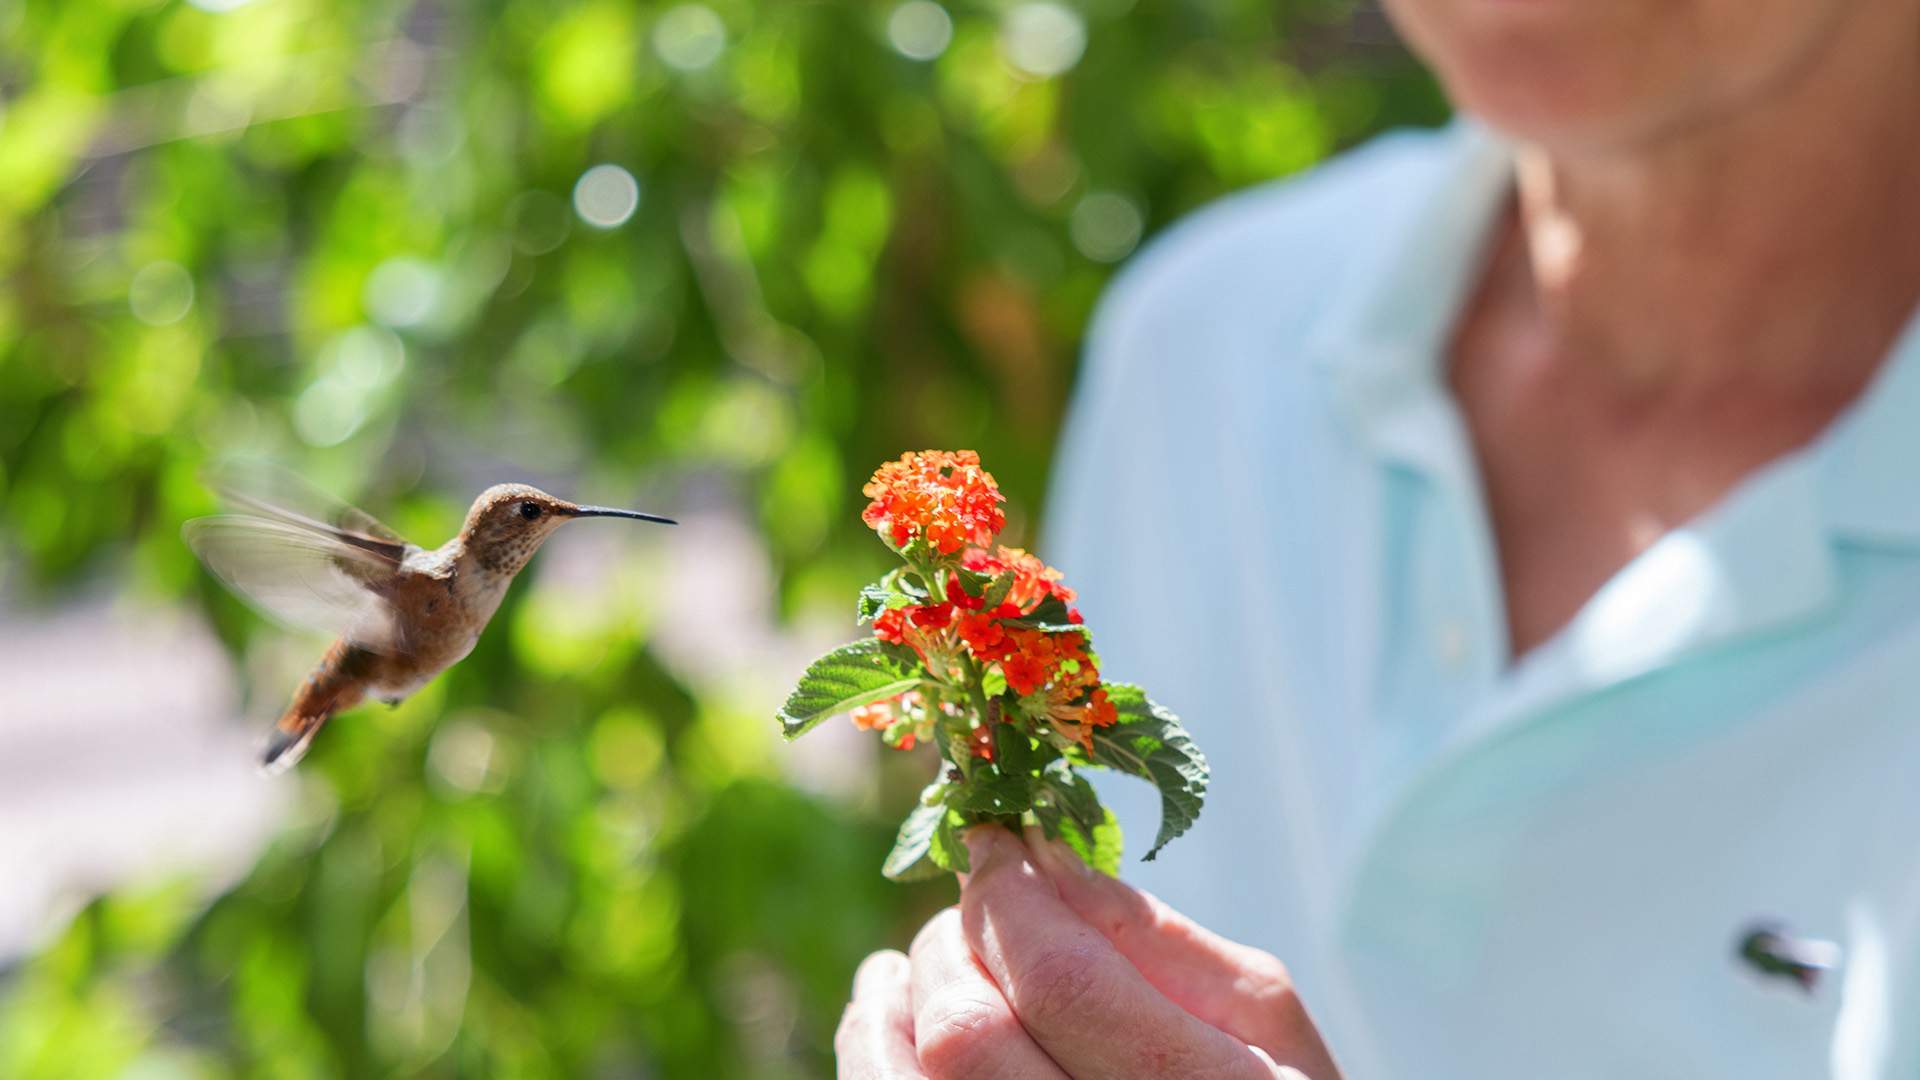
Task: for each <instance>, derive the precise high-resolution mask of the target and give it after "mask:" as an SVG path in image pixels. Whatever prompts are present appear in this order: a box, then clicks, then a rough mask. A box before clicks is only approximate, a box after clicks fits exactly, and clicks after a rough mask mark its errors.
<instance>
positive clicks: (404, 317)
mask: <svg viewBox="0 0 1920 1080" xmlns="http://www.w3.org/2000/svg"><path fill="white" fill-rule="evenodd" d="M443 288H444V283H443V280H442V274H441V273H440V268H439V267H437V266H435V265H433V264H432V263H430V262H427V261H426V260H424V259H415V258H409V257H405V256H402V257H400V258H395V259H388V260H387V261H386V262H383V263H381V264H380V265H379V266H377V267H374V270H373V273H371V274H369V275H367V284H366V289H365V291H364V292H363V294H362V297H361V299H362V302H363V303H365V305H366V308H367V312H368V314H371V315H372V316H373V317H374V319H375V320H377V321H379V322H380V323H382V324H384V325H387V326H393V327H407V326H418V325H420V324H421V323H423V322H426V321H427V320H428V319H430V318H432V317H433V313H434V311H435V310H436V309H437V308H438V307H439V304H440V296H441V293H442V291H443Z"/></svg>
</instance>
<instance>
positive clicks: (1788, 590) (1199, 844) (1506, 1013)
mask: <svg viewBox="0 0 1920 1080" xmlns="http://www.w3.org/2000/svg"><path fill="white" fill-rule="evenodd" d="M1508 184H1509V157H1508V154H1507V152H1506V150H1505V148H1504V147H1502V146H1501V145H1500V144H1499V143H1498V142H1497V141H1496V140H1495V139H1494V138H1493V137H1492V136H1491V135H1489V134H1487V133H1486V132H1485V131H1484V130H1483V129H1480V128H1477V127H1475V126H1473V125H1471V124H1467V123H1459V124H1455V125H1454V126H1452V127H1450V128H1448V129H1446V130H1445V131H1442V132H1437V133H1420V134H1406V135H1396V136H1391V137H1388V138H1384V139H1380V140H1377V141H1376V142H1374V143H1372V144H1370V145H1368V146H1367V147H1364V148H1362V149H1361V150H1359V151H1357V152H1354V153H1351V154H1348V155H1346V156H1344V157H1342V158H1340V159H1338V160H1336V161H1334V162H1333V163H1331V164H1329V165H1327V166H1325V167H1323V168H1321V169H1319V170H1317V171H1316V172H1314V173H1312V174H1310V175H1308V176H1307V177H1305V178H1302V179H1298V180H1291V181H1288V182H1285V183H1281V184H1276V185H1273V186H1270V187H1266V188H1262V189H1259V190H1255V191H1253V192H1250V193H1247V194H1243V195H1240V196H1237V197H1235V198H1232V199H1229V200H1226V201H1225V202H1223V203H1221V204H1219V205H1217V206H1215V207H1213V208H1211V209H1209V210H1206V211H1204V212H1202V213H1200V214H1198V215H1196V216H1195V217H1193V218H1192V219H1190V220H1189V221H1187V222H1186V223H1184V224H1182V225H1180V226H1179V227H1177V228H1175V229H1174V230H1173V231H1172V232H1171V233H1169V234H1168V235H1167V236H1166V237H1165V238H1164V239H1162V240H1160V241H1158V242H1157V243H1156V244H1154V245H1153V246H1152V247H1151V248H1150V249H1149V250H1148V251H1147V252H1146V253H1145V254H1143V255H1142V256H1141V257H1140V258H1139V259H1137V260H1136V261H1135V262H1134V264H1133V265H1131V266H1130V267H1129V268H1128V269H1127V270H1126V271H1125V272H1124V273H1123V274H1122V276H1121V279H1120V280H1119V282H1118V283H1117V284H1116V285H1115V286H1114V288H1113V289H1112V291H1111V292H1110V294H1109V296H1108V298H1107V300H1106V302H1105V303H1104V304H1103V306H1102V311H1101V314H1100V315H1099V317H1098V318H1097V319H1096V321H1095V325H1094V328H1093V331H1092V335H1091V338H1090V341H1089V346H1088V353H1087V366H1086V371H1085V375H1084V381H1083V383H1082V386H1081V389H1080V391H1079V398H1078V401H1077V403H1076V406H1075V409H1074V413H1073V417H1072V421H1071V424H1070V428H1069V433H1068V436H1067V439H1066V443H1065V448H1064V451H1063V459H1062V464H1061V467H1060V471H1059V473H1058V476H1057V481H1056V491H1055V496H1054V503H1053V506H1052V512H1051V515H1050V520H1051V521H1052V522H1053V527H1054V532H1053V535H1052V536H1051V537H1050V542H1049V544H1048V545H1047V546H1046V547H1044V548H1043V549H1042V550H1043V551H1045V552H1046V553H1047V554H1048V555H1049V557H1050V558H1051V559H1052V560H1054V561H1055V562H1056V565H1058V566H1060V567H1061V568H1062V569H1063V570H1064V571H1065V572H1066V574H1067V579H1068V581H1069V582H1070V583H1072V584H1074V585H1076V586H1077V587H1078V588H1079V589H1080V591H1081V599H1082V604H1081V606H1082V608H1083V610H1084V611H1085V612H1086V615H1087V621H1088V623H1089V625H1091V626H1092V627H1093V628H1094V631H1095V640H1096V643H1097V644H1098V646H1099V649H1100V652H1101V656H1102V668H1103V671H1105V672H1106V673H1107V674H1108V675H1109V676H1110V677H1112V678H1114V679H1116V680H1122V681H1130V682H1139V683H1142V684H1144V685H1145V686H1146V687H1147V688H1148V689H1149V691H1150V692H1151V693H1152V694H1153V695H1154V696H1155V697H1156V698H1158V699H1160V700H1162V701H1164V702H1165V703H1166V704H1167V705H1169V706H1170V707H1172V708H1173V709H1174V710H1175V711H1177V712H1179V713H1180V714H1181V715H1182V716H1183V717H1184V718H1185V719H1186V721H1187V722H1188V725H1189V726H1190V728H1191V729H1192V730H1193V732H1194V734H1195V737H1196V738H1197V740H1198V741H1199V743H1200V745H1201V746H1202V748H1204V749H1205V750H1206V751H1207V752H1208V754H1209V756H1210V758H1211V760H1212V763H1213V786H1212V789H1211V791H1210V793H1209V797H1208V801H1207V807H1206V811H1205V813H1204V814H1203V815H1202V817H1201V820H1200V823H1199V825H1198V827H1197V828H1196V829H1195V830H1194V831H1193V832H1192V833H1191V834H1189V835H1188V836H1187V837H1185V838H1183V839H1181V840H1179V841H1177V842H1175V843H1174V844H1173V846H1172V847H1170V848H1168V849H1167V851H1166V852H1165V853H1164V854H1163V855H1162V856H1161V857H1160V859H1159V860H1158V861H1156V862H1154V863H1151V864H1140V863H1137V862H1136V863H1134V864H1132V865H1131V866H1130V867H1129V869H1128V871H1127V875H1126V876H1127V877H1128V878H1129V879H1131V880H1133V881H1135V882H1137V883H1139V884H1141V885H1143V886H1144V887H1146V888H1148V889H1150V890H1152V891H1154V892H1156V893H1158V894H1159V895H1160V896H1162V897H1163V898H1165V899H1166V900H1168V901H1169V902H1170V903H1172V904H1173V905H1174V906H1176V907H1178V908H1180V909H1181V910H1183V911H1185V912H1187V913H1188V914H1190V915H1192V916H1193V917H1194V918H1196V919H1197V920H1199V921H1200V922H1202V923H1204V924H1206V925H1208V926H1210V927H1212V928H1214V929H1216V930H1218V931H1219V932H1221V933H1223V934H1226V935H1228V936H1230V937H1233V938H1236V939H1238V940H1241V941H1245V942H1248V943H1250V944H1254V945H1257V946H1260V947H1262V948H1265V949H1267V950H1269V951H1271V952H1273V953H1275V954H1276V955H1278V956H1279V957H1281V959H1283V960H1284V961H1286V962H1287V964H1288V965H1289V967H1290V968H1291V970H1292V971H1293V973H1294V977H1295V979H1296V982H1297V983H1298V985H1299V987H1300V989H1301V993H1302V996H1303V998H1304V1000H1305V1001H1306V1002H1307V1004H1308V1006H1309V1007H1310V1008H1311V1009H1312V1010H1313V1011H1314V1013H1315V1015H1316V1017H1317V1019H1318V1020H1319V1022H1320V1024H1321V1027H1322V1030H1323V1032H1324V1033H1325V1035H1326V1036H1327V1039H1328V1042H1329V1045H1331V1046H1332V1047H1333V1049H1334V1052H1335V1053H1336V1055H1338V1056H1339V1057H1340V1059H1341V1060H1342V1062H1343V1064H1344V1067H1345V1068H1346V1070H1347V1073H1348V1076H1349V1078H1350V1080H1374V1078H1388V1080H1448V1078H1460V1080H1469V1078H1470V1080H1500V1078H1507V1077H1512V1078H1521V1077H1524V1078H1528V1080H1539V1078H1542V1077H1569V1078H1583V1077H1594V1078H1599V1077H1606V1078H1608V1080H1618V1078H1621V1077H1639V1078H1644V1077H1687V1078H1696V1077H1740V1078H1743V1080H1763V1078H1770V1077H1781V1078H1787V1077H1791V1078H1795V1080H1804V1078H1808V1077H1835V1078H1841V1080H1869V1078H1891V1077H1908V1076H1917V1075H1920V1003H1916V1001H1915V996H1916V994H1917V993H1920V333H1915V332H1914V331H1912V330H1910V331H1909V332H1908V334H1907V335H1906V336H1905V338H1904V339H1903V341H1902V343H1901V344H1900V345H1899V346H1898V347H1897V349H1896V351H1895V355H1893V356H1892V357H1890V358H1889V360H1888V362H1887V364H1886V365H1885V367H1884V368H1883V369H1882V371H1881V374H1880V375H1879V377H1878V379H1877V381H1876V382H1875V383H1874V385H1873V386H1872V387H1871V389H1870V390H1869V392H1868V393H1867V394H1866V396H1865V397H1864V398H1863V399H1862V400H1861V401H1860V402H1859V403H1857V405H1856V406H1855V407H1854V408H1853V409H1851V410H1850V411H1849V412H1848V413H1847V414H1846V415H1844V416H1843V417H1842V418H1841V419H1840V420H1839V421H1838V422H1837V423H1836V424H1835V425H1834V426H1833V427H1832V428H1831V429H1830V430H1829V431H1828V432H1826V433H1825V434H1824V435H1823V436H1822V437H1821V438H1820V439H1819V440H1817V441H1816V442H1815V443H1814V444H1812V445H1810V446H1808V447H1806V448H1805V449H1803V450H1802V451H1799V452H1796V453H1794V454H1791V455H1789V456H1787V457H1786V458H1783V459H1781V460H1779V461H1777V462H1775V463H1774V464H1772V465H1770V466H1768V467H1767V468H1764V469H1762V470H1760V471H1759V472H1757V473H1755V474H1754V475H1752V476H1751V477H1749V478H1748V479H1747V480H1746V481H1745V482H1743V483H1742V484H1741V485H1740V486H1739V487H1737V488H1736V489H1735V490H1734V491H1733V492H1732V493H1731V494H1729V495H1728V496H1727V497H1726V498H1725V499H1724V500H1723V501H1722V502H1721V503H1720V504H1719V505H1717V506H1716V507H1715V508H1713V509H1712V510H1710V511H1709V512H1707V513H1706V514H1704V515H1702V516H1701V517H1700V518H1699V519H1698V520H1696V521H1694V522H1693V523H1691V524H1690V525H1688V526H1687V527H1686V528H1683V529H1680V530H1677V531H1675V532H1673V533H1671V534H1669V535H1667V536H1666V537H1664V538H1662V539H1660V540H1659V541H1658V542H1656V543H1655V544H1654V545H1653V546H1652V547H1650V548H1649V549H1647V550H1646V551H1645V552H1644V553H1643V554H1642V555H1640V556H1639V557H1638V558H1636V559H1635V560H1634V561H1633V562H1632V563H1631V564H1629V565H1628V566H1627V567H1626V568H1624V569H1623V570H1621V571H1620V572H1619V573H1618V574H1617V575H1615V577H1614V578H1613V579H1612V580H1611V581H1609V582H1608V583H1607V584H1606V585H1605V586H1604V587H1603V588H1602V589H1601V590H1600V591H1599V592H1598V593H1597V594H1596V595H1595V596H1594V597H1593V598H1592V599H1591V600H1590V601H1589V602H1588V603H1587V605H1586V606H1585V608H1584V609H1583V610H1582V611H1581V612H1580V613H1579V614H1578V616H1577V617H1575V618H1574V620H1573V621H1572V623H1571V624H1570V625H1568V626H1567V627H1566V628H1565V629H1564V630H1563V631H1562V632H1561V633H1560V634H1559V635H1557V636H1556V637H1555V638H1553V639H1552V640H1551V641H1549V642H1547V643H1546V644H1544V645H1542V646H1541V647H1540V648H1539V649H1537V650H1535V651H1534V652H1532V653H1530V654H1528V656H1527V657H1526V658H1525V659H1524V660H1523V661H1521V662H1519V663H1517V664H1515V663H1513V662H1511V661H1510V659H1509V657H1508V656H1507V650H1506V633H1505V630H1504V605H1503V601H1502V598H1501V595H1500V578H1499V573H1498V569H1497V563H1496V558H1495V553H1494V549H1493V542H1492V538H1491V534H1490V529H1489V524H1488V520H1487V514H1486V510H1485V506H1484V500H1483V498H1482V493H1481V491H1480V489H1479V480H1478V474H1477V471H1476V468H1475V465H1474V462H1473V459H1472V455H1471V451H1470V446H1469V442H1468V439H1467V437H1466V434H1465V431H1464V428H1463V425H1462V422H1461V419H1460V417H1459V414H1458V412H1457V411H1456V409H1455V407H1454V404H1453V402H1452V401H1451V399H1450V398H1449V396H1448V395H1447V393H1446V390H1445V386H1444V382H1443V378H1442V370H1441V363H1442V358H1443V355H1444V351H1445V342H1446V340H1447V337H1448V332H1449V329H1450V326H1451V324H1452V322H1453V320H1454V318H1455V314H1456V312H1457V311H1458V309H1459V308H1460V306H1461V304H1462V302H1463V300H1464V296H1465V293H1466V291H1467V290H1468V289H1469V288H1471V286H1472V284H1473V283H1474V281H1475V278H1476V276H1477V270H1478V268H1479V266H1480V261H1481V258H1482V254H1483V248H1484V247H1485V245H1486V242H1487V240H1488V238H1489V234H1490V232H1491V231H1492V227H1493V225H1494V222H1495V218H1496V215H1497V213H1498V212H1499V210H1500V208H1501V206H1502V204H1503V202H1504V200H1505V199H1506V198H1507V195H1508ZM1647 317H1648V318H1659V317H1660V313H1659V312H1648V313H1647ZM1102 787H1103V790H1104V791H1105V793H1106V794H1107V796H1108V797H1109V798H1110V799H1111V800H1112V801H1113V804H1114V805H1115V807H1116V810H1117V812H1118V813H1119V814H1120V815H1121V820H1122V821H1123V823H1125V824H1126V825H1127V827H1128V830H1129V832H1130V835H1131V836H1132V838H1133V840H1132V843H1131V845H1130V847H1131V849H1132V850H1134V851H1136V852H1137V851H1139V850H1141V846H1142V845H1141V840H1142V838H1144V837H1145V836H1147V835H1151V832H1152V829H1153V827H1154V823H1155V816H1156V814H1157V805H1156V802H1155V799H1154V796H1153V795H1152V793H1151V791H1150V790H1148V789H1147V788H1146V787H1145V785H1141V784H1138V783H1136V782H1133V781H1130V780H1126V779H1124V778H1116V779H1114V780H1112V781H1110V782H1104V783H1103V784H1102ZM1767 920H1774V921H1778V922H1781V923H1784V924H1785V925H1786V927H1787V928H1788V930H1789V931H1790V932H1791V933H1792V934H1794V935H1796V936H1797V937H1799V938H1804V939H1811V940H1821V941H1828V942H1834V943H1837V944H1838V945H1839V946H1840V949H1841V950H1842V952H1841V959H1840V962H1839V964H1838V966H1837V968H1836V969H1835V970H1832V971H1830V972H1828V973H1827V974H1826V975H1825V976H1824V977H1823V978H1822V979H1821V980H1820V981H1819V982H1818V983H1817V985H1816V986H1815V988H1814V989H1813V991H1812V992H1811V993H1808V992H1804V991H1803V990H1802V989H1801V988H1800V987H1799V986H1798V985H1797V984H1795V983H1794V982H1792V981H1790V980H1788V979H1786V978H1783V977H1781V976H1778V975H1772V976H1770V975H1765V974H1763V973H1761V972H1760V971H1758V970H1756V969H1755V968H1754V967H1753V966H1752V965H1750V964H1748V963H1745V962H1743V961H1742V960H1740V959H1739V958H1738V957H1737V955H1736V951H1737V944H1738V941H1739V939H1740V938H1741V936H1742V934H1743V931H1744V930H1745V929H1747V928H1749V927H1750V926H1752V925H1753V924H1756V923H1758V922H1762V921H1767Z"/></svg>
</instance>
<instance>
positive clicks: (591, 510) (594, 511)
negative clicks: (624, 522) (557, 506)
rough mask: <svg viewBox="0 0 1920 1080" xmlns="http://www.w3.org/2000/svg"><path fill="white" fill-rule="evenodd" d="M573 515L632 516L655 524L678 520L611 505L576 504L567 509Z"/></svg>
mask: <svg viewBox="0 0 1920 1080" xmlns="http://www.w3.org/2000/svg"><path fill="white" fill-rule="evenodd" d="M567 512H568V513H570V514H572V515H573V516H574V517H617V518H632V519H633V520H635V521H651V522H653V523H654V524H656V525H678V524H680V523H679V522H677V521H675V520H673V519H672V518H670V517H661V516H660V515H659V514H643V513H641V512H640V511H638V510H616V509H614V508H613V507H611V506H576V507H574V508H573V509H572V510H569V511H567Z"/></svg>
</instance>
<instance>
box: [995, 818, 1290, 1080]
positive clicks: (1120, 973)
mask: <svg viewBox="0 0 1920 1080" xmlns="http://www.w3.org/2000/svg"><path fill="white" fill-rule="evenodd" d="M966 841H967V849H968V853H969V855H971V857H972V864H973V867H974V870H973V873H972V875H971V876H970V877H969V878H968V880H967V881H966V883H965V885H964V886H963V888H962V889H961V892H960V916H961V926H962V928H963V929H964V930H965V932H966V936H967V941H968V944H970V945H971V946H972V948H973V951H974V955H976V956H978V957H979V958H980V962H981V963H982V964H983V965H985V967H986V969H987V971H988V972H989V973H990V974H992V975H993V978H994V981H995V982H997V983H999V984H1000V988H1001V990H1002V991H1003V992H1005V994H1006V997H1007V1003H1008V1004H1009V1005H1011V1006H1012V1007H1013V1012H1014V1015H1015V1016H1017V1017H1019V1019H1020V1023H1021V1025H1022V1026H1023V1027H1025V1028H1026V1029H1027V1032H1028V1033H1029V1034H1031V1035H1032V1036H1033V1039H1034V1041H1035V1042H1037V1043H1039V1044H1040V1046H1041V1048H1043V1049H1044V1050H1046V1052H1047V1054H1048V1055H1049V1056H1051V1057H1052V1058H1053V1059H1054V1061H1056V1062H1058V1063H1059V1064H1060V1066H1061V1067H1062V1068H1064V1069H1065V1070H1066V1071H1067V1072H1068V1073H1071V1074H1073V1075H1075V1076H1141V1075H1152V1076H1176V1077H1177V1076H1210V1077H1234V1076H1247V1077H1271V1076H1272V1075H1273V1070H1272V1068H1271V1066H1269V1065H1267V1064H1266V1063H1264V1062H1263V1061H1262V1060H1261V1059H1260V1057H1259V1055H1256V1054H1255V1053H1254V1052H1253V1051H1252V1050H1250V1049H1248V1047H1247V1045H1246V1044H1245V1043H1243V1042H1241V1041H1240V1040H1238V1039H1235V1038H1233V1037H1232V1036H1229V1035H1227V1034H1226V1033H1224V1032H1222V1031H1220V1030H1219V1029H1217V1028H1214V1027H1211V1026H1209V1025H1207V1024H1205V1023H1203V1022H1202V1021H1200V1020H1199V1019H1198V1018H1196V1017H1195V1016H1193V1014H1191V1013H1189V1012H1187V1011H1186V1010H1185V1009H1182V1008H1181V1007H1180V1006H1178V1005H1176V1004H1174V1003H1173V1002H1172V1001H1170V1000H1168V999H1167V997H1166V996H1165V995H1163V994H1161V993H1160V992H1159V991H1157V990H1155V989H1154V988H1153V987H1152V985H1150V984H1149V983H1148V982H1147V980H1146V979H1145V978H1144V977H1143V976H1141V974H1140V972H1139V971H1138V970H1136V969H1135V968H1134V966H1133V965H1132V964H1130V963H1128V962H1127V960H1126V958H1125V957H1123V956H1121V955H1120V953H1119V952H1118V951H1117V950H1115V949H1114V947H1113V945H1112V943H1111V942H1109V941H1108V940H1107V939H1106V938H1105V937H1103V936H1102V935H1101V934H1100V933H1099V932H1098V931H1097V930H1095V929H1093V928H1092V927H1091V926H1088V925H1087V924H1086V922H1085V921H1083V920H1082V919H1081V918H1080V917H1079V916H1078V915H1076V914H1074V912H1073V911H1072V910H1071V909H1070V908H1068V907H1067V905H1066V904H1065V903H1064V902H1063V901H1062V900H1061V899H1060V894H1059V892H1058V891H1056V889H1055V888H1054V886H1053V884H1052V882H1051V881H1049V880H1048V878H1047V876H1046V875H1045V874H1044V873H1043V872H1042V871H1041V870H1040V869H1039V867H1037V866H1036V865H1035V864H1034V862H1033V860H1032V859H1031V858H1030V857H1029V855H1028V853H1027V850H1026V847H1025V846H1024V845H1022V844H1021V843H1020V842H1019V841H1018V840H1016V839H1015V838H1014V837H1013V836H1012V835H1011V834H1009V833H1008V832H1007V831H1006V830H1005V829H1001V828H998V827H994V826H988V827H982V828H976V829H973V830H972V831H970V832H969V833H968V834H967V837H966Z"/></svg>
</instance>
